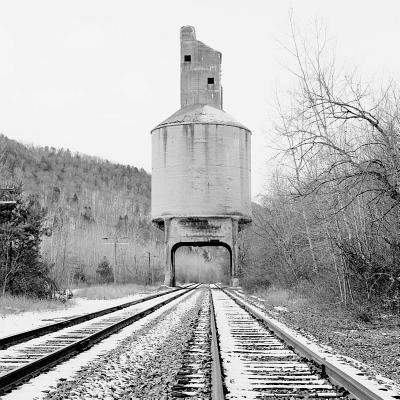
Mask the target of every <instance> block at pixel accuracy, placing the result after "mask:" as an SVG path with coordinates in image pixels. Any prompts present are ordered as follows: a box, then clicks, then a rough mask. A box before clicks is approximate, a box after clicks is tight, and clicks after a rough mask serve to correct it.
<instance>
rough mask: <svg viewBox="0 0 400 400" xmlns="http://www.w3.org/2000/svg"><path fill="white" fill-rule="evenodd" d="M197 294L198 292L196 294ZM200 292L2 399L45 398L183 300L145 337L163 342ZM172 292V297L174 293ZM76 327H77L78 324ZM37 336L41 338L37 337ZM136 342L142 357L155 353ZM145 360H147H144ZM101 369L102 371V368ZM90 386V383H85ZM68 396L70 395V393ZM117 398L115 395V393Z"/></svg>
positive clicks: (142, 305)
mask: <svg viewBox="0 0 400 400" xmlns="http://www.w3.org/2000/svg"><path fill="white" fill-rule="evenodd" d="M193 294H194V295H193ZM173 295H174V294H171V295H170V296H173ZM199 295H200V293H199V292H196V293H193V291H192V292H189V293H187V294H184V295H183V296H182V297H180V298H178V299H176V300H173V301H172V302H171V303H168V304H166V305H165V306H163V307H161V308H159V309H158V310H156V311H155V312H153V313H151V314H149V315H147V316H146V317H144V318H142V319H140V320H138V321H136V322H134V323H132V324H131V325H129V326H127V327H126V328H123V329H122V330H121V331H119V332H118V333H116V334H113V335H112V336H110V337H108V338H106V339H104V340H102V341H101V342H99V343H97V344H95V345H94V346H93V347H91V348H90V349H88V350H87V351H84V352H83V353H79V354H78V355H77V356H75V357H74V358H71V359H69V360H67V361H65V362H63V363H61V364H59V365H57V366H55V367H54V368H52V369H51V370H50V371H48V372H46V373H43V374H41V375H39V376H37V377H35V378H32V379H31V380H30V381H29V382H27V383H25V384H23V385H21V386H20V387H18V388H17V389H15V390H13V391H12V392H11V393H9V394H7V395H4V397H2V399H4V400H27V399H35V400H36V399H42V398H43V397H46V395H47V393H49V392H50V391H54V389H55V388H56V386H57V384H58V383H60V381H66V380H71V379H72V380H73V379H75V378H76V377H77V375H76V374H78V375H79V371H80V369H81V368H82V367H84V366H88V365H91V364H93V363H94V362H96V360H98V359H99V358H100V359H102V358H103V359H105V360H108V357H107V355H108V354H109V352H110V351H115V349H116V348H117V347H118V346H119V345H120V344H121V343H122V342H123V341H124V340H125V339H127V338H129V337H131V336H132V335H133V334H134V333H136V332H138V331H139V330H140V329H142V328H143V327H145V326H146V325H147V324H149V323H151V321H154V320H156V319H157V318H158V317H160V316H161V315H163V314H164V313H166V312H167V311H168V310H171V309H172V308H173V307H175V306H176V305H178V304H180V306H179V308H178V309H177V311H176V312H175V313H174V314H173V315H172V314H171V316H170V317H169V318H168V319H165V320H162V321H161V324H160V328H159V329H158V330H157V331H151V332H150V335H152V339H151V340H149V339H148V338H143V340H146V341H147V342H153V343H159V342H160V341H162V339H163V338H164V337H165V335H167V334H168V332H169V331H170V329H171V327H172V326H173V325H174V324H175V323H178V322H179V318H178V317H179V315H180V314H182V313H183V312H184V311H185V310H187V309H190V308H191V307H193V305H194V304H195V303H196V301H197V298H198V297H199ZM170 296H168V297H170ZM159 301H160V300H159V299H153V300H150V301H149V303H147V306H145V304H146V303H141V304H138V305H137V306H135V307H137V308H145V307H148V306H152V305H154V304H156V303H157V302H159ZM74 328H75V329H76V327H74ZM33 340H37V339H33ZM135 346H137V348H136V349H135V348H134V349H132V354H137V355H138V357H139V358H140V357H143V358H144V359H146V358H147V357H148V356H149V354H150V353H151V349H149V351H148V352H147V351H143V350H142V349H141V340H139V341H138V342H137V344H136V343H135ZM142 362H143V361H142ZM103 365H104V368H105V370H104V371H108V369H109V368H108V367H110V368H111V369H112V366H111V365H108V361H104V362H103ZM100 372H101V371H100ZM117 378H120V379H121V378H123V377H121V376H119V377H118V376H117ZM107 382H108V381H107V380H106V381H104V382H103V384H104V385H107V384H108V383H107ZM84 386H85V387H86V385H84ZM88 389H93V390H94V389H96V390H97V387H95V385H93V386H92V385H88ZM71 397H74V398H79V399H81V398H82V397H80V396H79V395H78V396H76V397H75V396H72V394H71ZM67 398H70V396H68V397H67ZM83 398H85V399H86V398H87V399H91V398H97V396H89V395H88V396H85V397H83ZM114 398H115V397H114Z"/></svg>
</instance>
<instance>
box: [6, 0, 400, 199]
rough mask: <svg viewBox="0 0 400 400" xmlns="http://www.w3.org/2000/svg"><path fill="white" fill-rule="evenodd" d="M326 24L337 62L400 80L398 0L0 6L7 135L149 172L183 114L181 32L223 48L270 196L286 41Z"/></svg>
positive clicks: (54, 1) (229, 83) (257, 186)
mask: <svg viewBox="0 0 400 400" xmlns="http://www.w3.org/2000/svg"><path fill="white" fill-rule="evenodd" d="M290 9H293V13H294V19H295V21H296V24H297V26H298V27H299V28H300V29H305V30H306V29H307V27H308V26H309V25H310V23H311V22H312V21H313V20H314V19H315V18H316V17H318V18H322V19H323V20H325V21H326V24H327V26H328V29H329V35H330V37H331V38H332V43H336V47H337V53H338V58H339V59H340V61H342V62H343V63H347V65H350V66H353V67H356V66H358V67H359V70H360V73H362V74H364V76H369V75H374V76H375V77H376V76H379V77H381V76H382V77H388V76H392V77H394V78H395V79H399V73H400V47H399V38H400V1H398V0H393V1H389V0H379V1H372V0H335V1H332V0H331V1H327V0H326V1H325V0H315V1H312V0H297V1H294V0H293V1H289V0H287V1H286V0H279V1H267V0H259V1H253V0H246V1H238V0H226V1H225V0H224V1H220V0H196V1H194V0H168V1H167V0H159V1H151V0H146V1H134V0H114V1H111V0H65V1H64V0H63V1H61V0H48V1H44V0H35V1H32V0H26V1H22V0H0V132H1V133H4V134H5V135H7V136H8V137H10V138H13V139H17V140H20V141H22V142H24V143H33V144H38V145H48V146H54V147H64V148H69V149H71V150H72V151H79V152H81V153H86V154H90V155H95V156H100V157H102V158H106V159H109V160H111V161H116V162H119V163H124V164H131V165H134V166H137V167H143V168H144V169H146V170H147V171H149V172H150V171H151V141H150V130H151V129H152V128H153V127H154V126H155V125H157V124H158V123H159V122H161V121H162V120H164V119H165V118H167V117H168V116H170V115H171V114H172V113H174V112H175V111H176V110H178V109H179V68H180V67H179V61H180V59H179V29H180V27H181V26H183V25H193V26H194V27H195V28H196V32H197V38H198V39H199V40H201V41H203V42H204V43H206V44H207V45H209V46H211V47H213V48H215V49H217V50H219V51H221V52H222V55H223V57H222V68H223V76H222V84H223V87H224V109H225V111H227V112H228V113H230V114H231V115H233V116H234V117H235V118H236V119H237V120H239V121H240V122H242V123H243V124H244V125H246V126H248V127H249V128H250V129H251V130H252V132H253V136H252V192H253V197H255V196H256V195H257V194H258V193H261V192H262V191H263V187H264V184H265V182H266V179H267V177H268V174H269V173H270V171H271V170H272V169H273V167H274V166H273V162H270V161H269V159H270V157H271V156H272V155H273V151H272V150H271V149H269V146H270V145H271V137H272V125H273V123H272V120H273V113H272V111H271V109H272V108H271V105H272V104H273V102H274V96H275V90H278V91H280V90H281V89H285V83H286V82H287V81H288V71H287V70H286V69H285V68H284V66H283V65H284V63H285V61H284V60H285V57H286V55H285V54H284V51H283V49H282V47H281V45H280V44H279V42H285V41H287V35H288V33H289V31H290V26H289V11H290Z"/></svg>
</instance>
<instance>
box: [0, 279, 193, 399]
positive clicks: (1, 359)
mask: <svg viewBox="0 0 400 400" xmlns="http://www.w3.org/2000/svg"><path fill="white" fill-rule="evenodd" d="M197 286H198V285H192V286H189V287H186V288H181V289H176V290H172V291H168V292H166V293H165V292H164V293H158V294H156V295H151V296H148V297H146V298H144V299H139V300H135V301H133V302H130V303H126V304H123V305H120V306H117V307H112V308H109V309H107V310H102V311H99V312H96V313H92V314H88V315H84V316H82V317H78V318H74V319H72V320H67V321H62V322H61V323H57V324H52V326H47V327H43V328H39V329H34V330H32V331H28V332H23V334H18V335H14V336H16V338H15V339H13V337H12V336H10V337H7V338H5V340H4V341H3V345H7V344H9V343H15V342H21V341H23V343H20V344H17V345H13V346H11V347H9V349H8V350H6V351H1V352H0V394H4V393H5V392H7V391H9V390H10V389H12V388H14V387H16V386H17V385H19V384H20V383H22V382H24V381H27V380H29V379H30V378H32V377H34V376H36V375H39V374H40V373H41V372H43V371H46V370H48V369H49V368H51V367H53V366H55V365H57V364H59V363H60V362H62V361H64V360H66V359H68V358H70V357H72V356H74V355H76V354H78V353H80V352H82V351H84V350H86V349H88V348H89V347H91V346H93V345H94V344H95V343H97V342H99V341H100V340H102V339H104V338H106V337H108V336H110V335H112V334H113V333H116V332H118V331H119V330H121V329H122V328H124V327H125V326H128V325H129V324H131V323H133V322H135V321H137V320H139V319H141V318H143V317H145V316H146V315H148V314H150V313H152V312H154V311H156V310H157V309H159V308H160V307H162V306H163V305H165V304H168V303H170V302H172V301H173V300H175V299H177V298H179V297H181V296H183V295H184V294H186V293H188V292H190V291H191V290H193V289H195V288H196V287H197ZM152 300H154V301H153V302H152ZM147 301H149V302H152V304H151V305H149V306H147V307H143V308H142V309H140V310H137V307H135V306H136V305H137V304H139V303H143V302H147ZM153 303H154V304H153ZM77 321H78V322H77ZM64 323H67V326H68V327H67V328H65V325H64ZM68 324H70V325H68ZM45 328H47V329H48V331H47V332H46V330H45ZM54 330H56V332H54ZM50 332H51V333H50ZM35 334H36V335H37V337H36V338H35V339H32V340H29V339H31V338H32V337H35Z"/></svg>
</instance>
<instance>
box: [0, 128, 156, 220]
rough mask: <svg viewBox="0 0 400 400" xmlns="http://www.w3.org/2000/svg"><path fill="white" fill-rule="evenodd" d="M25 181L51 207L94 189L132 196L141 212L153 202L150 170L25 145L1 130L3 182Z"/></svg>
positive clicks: (87, 195)
mask: <svg viewBox="0 0 400 400" xmlns="http://www.w3.org/2000/svg"><path fill="white" fill-rule="evenodd" d="M16 181H17V182H18V181H20V182H22V183H23V189H24V191H26V192H28V193H36V194H38V195H39V196H40V198H41V200H42V201H43V203H44V204H45V205H47V206H49V207H50V208H51V206H52V205H53V204H54V203H58V202H59V201H60V200H61V198H63V199H64V200H66V201H68V200H71V199H73V198H74V199H75V201H76V199H81V198H82V199H86V200H89V199H90V198H91V197H93V196H92V195H93V193H108V194H111V193H114V194H115V195H117V194H119V196H121V195H123V196H124V197H125V196H126V198H127V199H129V198H131V199H132V200H133V201H134V203H135V204H136V206H137V207H139V208H140V209H141V213H143V214H147V213H148V211H149V205H150V174H148V173H147V172H146V171H145V170H143V169H138V168H136V167H133V166H129V165H121V164H116V163H112V162H110V161H107V160H103V159H101V158H99V157H93V156H89V155H85V154H79V153H72V152H71V151H70V150H64V149H56V148H54V147H48V146H44V147H39V146H31V145H24V144H22V143H20V142H18V141H16V140H12V139H9V138H8V137H6V136H5V135H3V134H0V184H4V183H6V182H16Z"/></svg>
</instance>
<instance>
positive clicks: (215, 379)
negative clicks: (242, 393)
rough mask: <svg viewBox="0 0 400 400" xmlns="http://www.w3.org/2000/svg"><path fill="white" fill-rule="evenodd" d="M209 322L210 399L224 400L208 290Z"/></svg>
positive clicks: (211, 304)
mask: <svg viewBox="0 0 400 400" xmlns="http://www.w3.org/2000/svg"><path fill="white" fill-rule="evenodd" d="M210 319H211V321H210V324H211V356H212V370H211V398H212V400H224V399H225V393H224V383H223V382H224V381H223V377H222V367H221V355H220V351H219V344H218V331H217V324H216V322H215V312H214V302H213V298H212V295H211V290H210Z"/></svg>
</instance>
